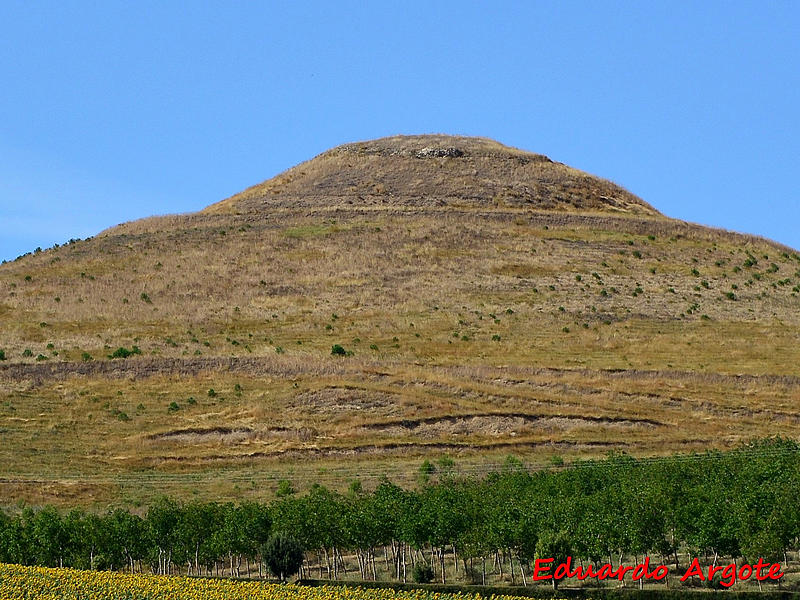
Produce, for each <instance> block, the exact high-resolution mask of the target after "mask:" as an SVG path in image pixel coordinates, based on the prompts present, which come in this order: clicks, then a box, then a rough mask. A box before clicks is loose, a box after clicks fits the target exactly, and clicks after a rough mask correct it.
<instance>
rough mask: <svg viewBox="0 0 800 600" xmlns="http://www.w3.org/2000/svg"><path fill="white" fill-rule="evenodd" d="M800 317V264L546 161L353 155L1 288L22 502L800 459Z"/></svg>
mask: <svg viewBox="0 0 800 600" xmlns="http://www.w3.org/2000/svg"><path fill="white" fill-rule="evenodd" d="M709 201H716V199H709ZM798 296H800V255H798V254H797V252H796V251H795V250H793V249H790V248H786V247H783V246H780V245H778V244H775V243H773V242H770V241H769V240H764V239H761V238H757V237H753V236H746V235H741V234H735V233H730V232H726V231H721V230H715V229H709V228H706V227H701V226H698V225H693V224H689V223H685V222H681V221H677V220H674V219H670V218H667V217H665V216H663V215H661V214H660V213H659V212H657V211H656V210H655V209H653V208H652V207H651V206H649V205H648V204H646V203H645V202H643V201H642V200H640V199H639V198H637V197H636V196H634V195H633V194H631V193H629V192H627V191H625V190H623V189H622V188H620V187H618V186H616V185H615V184H613V183H611V182H608V181H605V180H601V179H598V178H596V177H593V176H591V175H588V174H585V173H582V172H580V171H577V170H575V169H572V168H570V167H567V166H565V165H561V164H559V163H555V162H553V161H551V160H550V159H548V158H546V157H544V156H541V155H534V154H529V153H526V152H523V151H520V150H516V149H512V148H507V147H505V146H502V145H500V144H498V143H496V142H492V141H489V140H482V139H472V138H454V137H447V136H419V137H398V138H386V139H383V140H376V141H372V142H364V143H358V144H349V145H346V146H342V147H340V148H336V149H333V150H330V151H328V152H326V153H324V154H322V155H320V156H319V157H317V158H315V159H313V160H311V161H309V162H306V163H303V164H301V165H298V166H297V167H294V168H293V169H290V170H289V171H287V172H285V173H283V174H281V175H278V176H277V177H275V178H273V179H271V180H269V181H267V182H264V183H262V184H260V185H257V186H254V187H252V188H249V189H247V190H245V191H244V192H242V193H241V194H238V195H236V196H233V197H232V198H229V199H227V200H224V201H222V202H220V203H218V204H215V205H212V206H211V207H209V208H208V209H206V210H205V211H202V212H200V213H195V214H187V215H175V216H167V217H155V218H149V219H144V220H142V221H136V222H132V223H127V224H123V225H120V226H118V227H115V228H113V229H109V230H107V231H105V232H102V233H101V234H99V235H97V236H95V237H94V238H92V239H89V240H82V241H72V242H71V243H68V244H65V245H63V246H60V247H56V248H52V249H48V250H46V251H38V252H34V253H32V254H29V255H26V256H24V257H21V258H19V259H18V260H16V261H13V262H9V263H6V264H3V265H2V266H0V351H2V353H3V354H2V355H0V356H3V357H4V358H5V360H0V433H1V434H2V440H3V441H4V444H2V446H0V465H2V466H0V478H2V482H0V483H1V484H2V485H0V502H3V503H12V502H14V501H16V500H17V499H20V498H24V499H27V500H29V501H33V502H44V501H47V502H68V503H74V502H76V501H77V502H84V503H91V502H98V503H105V502H109V501H112V502H118V503H122V504H136V503H141V502H147V501H148V499H149V498H151V497H152V495H153V494H156V493H159V492H161V491H164V490H165V489H166V490H167V491H170V492H171V493H175V494H176V495H185V494H190V493H193V494H195V495H197V496H199V497H201V498H213V499H221V498H241V497H246V496H254V497H263V496H264V495H269V494H271V493H272V491H273V490H274V489H275V487H276V486H277V481H278V480H279V479H284V478H289V479H293V480H294V481H295V482H296V484H297V485H300V486H302V483H303V481H306V480H311V481H319V480H320V477H321V478H323V479H327V480H328V482H333V481H335V482H336V484H335V485H341V486H346V484H347V481H348V480H349V479H350V478H352V477H355V476H356V475H361V476H362V478H365V479H367V480H369V479H370V478H375V479H377V478H378V477H380V475H381V474H383V473H389V474H392V475H394V476H396V477H400V478H401V479H400V481H401V482H402V477H406V478H407V479H409V480H413V477H414V471H415V469H416V468H417V467H418V465H419V464H420V462H421V461H422V460H423V458H424V457H426V456H440V455H442V454H448V455H451V456H453V457H455V458H456V462H457V464H458V465H459V468H462V469H464V470H471V471H480V470H481V469H484V468H486V465H487V464H490V463H496V462H499V461H501V460H502V458H503V457H504V456H506V455H508V454H514V455H517V456H521V457H523V459H524V460H526V461H529V462H533V463H536V462H542V461H547V460H549V459H550V458H551V457H552V456H554V455H558V456H560V457H564V458H566V459H567V460H569V459H570V457H575V456H587V455H601V454H604V453H606V452H607V451H609V450H625V451H628V452H631V453H634V454H637V455H645V454H647V455H650V454H663V453H668V452H673V451H691V450H696V449H705V448H709V447H713V448H719V449H723V448H728V447H732V446H733V445H735V444H737V443H738V442H740V441H742V440H746V439H750V438H752V437H761V436H765V435H773V434H780V435H784V436H787V437H791V438H795V439H796V438H797V432H798V422H800V408H798V406H800V405H798V402H797V400H798V399H800V377H798V376H797V369H796V365H797V364H798V363H799V362H800V347H798V344H797V339H798V335H799V334H800V310H798V308H800V298H798Z"/></svg>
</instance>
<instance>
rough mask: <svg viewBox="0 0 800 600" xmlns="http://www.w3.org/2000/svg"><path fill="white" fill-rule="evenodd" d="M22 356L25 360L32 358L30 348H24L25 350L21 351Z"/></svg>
mask: <svg viewBox="0 0 800 600" xmlns="http://www.w3.org/2000/svg"><path fill="white" fill-rule="evenodd" d="M22 356H24V357H25V358H30V357H31V356H33V350H31V349H30V348H25V350H23V351H22Z"/></svg>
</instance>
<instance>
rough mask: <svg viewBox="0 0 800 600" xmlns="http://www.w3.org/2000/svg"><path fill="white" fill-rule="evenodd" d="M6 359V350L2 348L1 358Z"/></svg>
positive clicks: (0, 351)
mask: <svg viewBox="0 0 800 600" xmlns="http://www.w3.org/2000/svg"><path fill="white" fill-rule="evenodd" d="M5 359H6V351H5V350H0V360H5Z"/></svg>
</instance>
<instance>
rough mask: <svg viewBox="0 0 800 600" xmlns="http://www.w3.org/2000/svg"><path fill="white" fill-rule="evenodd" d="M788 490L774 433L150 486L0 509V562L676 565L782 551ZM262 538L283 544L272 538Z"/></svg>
mask: <svg viewBox="0 0 800 600" xmlns="http://www.w3.org/2000/svg"><path fill="white" fill-rule="evenodd" d="M432 471H433V469H431V468H430V467H427V468H426V473H427V475H431V474H432V473H431V472H432ZM798 498H800V446H798V444H796V443H795V442H791V441H787V440H780V439H777V440H767V441H760V442H758V443H754V444H750V445H748V446H745V447H742V448H740V449H738V450H735V451H731V452H726V453H719V452H711V453H707V454H702V455H698V454H695V455H676V456H673V457H671V458H665V459H658V460H654V459H635V458H632V457H630V456H627V455H612V456H609V457H608V458H606V459H604V460H598V461H585V462H580V463H576V464H573V465H571V466H569V467H553V468H552V469H547V470H538V471H533V472H530V471H528V470H526V469H525V468H524V467H523V466H522V464H521V463H519V462H518V461H515V460H513V459H511V460H509V461H507V464H506V466H505V467H504V468H503V469H501V470H499V471H497V472H494V473H490V474H488V475H486V476H485V477H483V478H475V477H472V478H465V477H460V476H458V474H457V470H456V469H454V468H448V469H445V470H444V471H443V472H439V473H434V474H433V477H431V478H430V479H429V480H428V481H427V482H426V483H424V484H423V485H421V486H420V487H419V488H418V489H414V490H408V489H403V488H400V487H398V486H397V485H394V484H393V483H391V482H389V481H387V480H384V481H382V482H381V483H380V484H379V485H378V486H377V487H376V488H375V489H374V490H373V491H371V492H367V491H365V490H363V489H361V487H360V486H359V485H354V486H352V487H351V489H350V490H349V491H348V492H347V493H344V494H342V493H337V492H334V491H331V490H329V489H327V488H325V487H322V486H314V487H313V488H312V489H311V490H310V491H309V492H308V493H307V494H304V495H297V494H292V493H289V494H287V495H285V496H283V497H281V498H278V499H276V500H275V501H273V502H271V503H270V504H261V503H252V502H251V503H242V504H239V505H234V504H219V503H197V502H189V503H180V502H177V501H174V500H170V499H166V498H164V499H160V500H158V501H157V502H155V503H154V504H153V505H152V506H150V507H149V509H148V510H147V512H146V514H144V515H143V516H138V515H136V514H132V513H130V512H128V511H126V510H122V509H117V510H113V511H111V512H108V513H107V514H103V515H98V514H93V513H86V512H84V511H82V510H77V509H76V510H73V511H70V512H68V513H66V514H64V513H60V512H58V511H56V510H55V509H53V508H44V509H41V510H38V511H36V510H32V509H25V510H23V511H22V512H21V513H19V514H15V515H9V514H3V513H0V562H15V563H20V564H39V565H46V566H74V567H81V568H90V569H127V570H130V571H142V570H145V569H146V570H150V571H152V572H154V573H174V572H177V571H180V572H187V573H189V574H216V575H230V576H237V575H241V574H250V575H254V574H255V573H256V572H257V573H258V574H259V575H262V574H263V571H262V565H263V563H264V562H265V560H267V559H269V560H272V561H274V560H276V558H275V557H276V556H278V555H280V557H282V558H281V560H284V561H286V560H287V559H286V556H287V553H288V552H289V551H287V550H286V548H287V547H292V548H295V552H296V544H299V546H300V547H301V548H302V549H304V551H305V554H304V558H303V555H302V554H301V555H300V561H301V563H302V564H300V563H297V564H294V565H293V564H292V561H288V562H284V563H282V564H283V567H280V566H279V567H276V568H275V569H273V573H276V574H278V571H281V569H283V573H284V574H286V575H288V574H290V572H289V571H290V570H291V569H294V571H296V570H297V569H298V568H299V569H300V574H301V576H305V577H312V576H313V577H316V576H319V577H330V578H338V577H340V576H341V575H342V574H346V573H347V571H348V568H349V569H352V570H355V569H356V568H357V569H358V576H359V577H360V578H362V579H377V578H379V577H381V576H384V574H388V576H389V577H393V578H395V579H398V580H405V579H406V578H407V577H410V575H411V572H412V570H414V569H416V572H425V571H426V570H427V571H430V569H431V568H432V569H433V570H434V572H435V573H436V576H437V577H438V578H440V579H441V581H442V582H446V576H447V574H456V575H457V576H458V577H460V578H465V579H469V580H472V581H475V582H481V581H483V582H485V581H486V576H487V572H488V573H496V574H498V575H500V576H501V577H503V576H506V577H510V578H511V580H512V582H513V581H519V582H522V583H526V582H527V581H528V579H529V577H530V572H531V563H532V561H533V560H534V559H535V558H537V557H543V558H551V557H554V558H556V560H558V559H559V558H566V556H568V555H570V556H572V557H573V559H574V560H581V561H586V562H594V563H599V562H610V563H612V564H619V563H621V562H622V561H623V560H624V559H625V557H626V556H627V557H629V558H637V557H643V556H645V555H651V556H654V555H660V556H661V557H662V561H671V562H673V561H674V563H675V566H676V567H678V566H679V564H678V563H679V561H680V558H679V552H680V553H688V554H689V555H692V556H698V555H702V554H705V555H707V556H709V560H713V561H715V562H716V561H717V560H718V559H720V558H721V557H731V558H738V557H745V558H747V559H748V560H755V559H757V558H758V557H764V558H765V559H773V560H774V559H781V560H786V558H787V557H786V554H785V553H786V552H787V551H788V550H797V549H798V544H800V503H799V502H798ZM271 537H272V538H273V541H272V544H273V547H272V550H270V551H268V550H267V545H268V543H269V542H270V538H271ZM278 537H279V538H280V539H281V540H282V542H281V543H282V544H283V546H282V547H283V550H275V547H276V542H275V541H274V540H275V539H277V538H278ZM287 540H288V541H287ZM292 540H293V541H292ZM295 542H296V544H295ZM287 544H288V546H287ZM277 547H278V548H280V547H281V546H280V544H278V546H277ZM343 556H348V557H349V559H348V560H347V561H346V560H344V558H343ZM355 565H357V566H355ZM351 575H352V574H351Z"/></svg>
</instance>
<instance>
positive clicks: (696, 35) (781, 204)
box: [0, 0, 800, 259]
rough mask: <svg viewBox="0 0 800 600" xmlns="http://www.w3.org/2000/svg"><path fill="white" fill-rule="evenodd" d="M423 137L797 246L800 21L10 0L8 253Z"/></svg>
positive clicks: (741, 7)
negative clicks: (462, 141) (575, 176)
mask: <svg viewBox="0 0 800 600" xmlns="http://www.w3.org/2000/svg"><path fill="white" fill-rule="evenodd" d="M412 133H453V134H464V135H479V136H486V137H491V138H494V139H497V140H498V141H500V142H503V143H505V144H508V145H512V146H517V147H519V148H523V149H525V150H530V151H533V152H538V153H542V154H546V155H548V156H550V157H551V158H552V159H554V160H557V161H560V162H564V163H567V164H569V165H571V166H574V167H577V168H579V169H582V170H584V171H588V172H590V173H594V174H597V175H600V176H602V177H605V178H608V179H611V180H613V181H615V182H616V183H618V184H620V185H622V186H624V187H626V188H628V189H629V190H631V191H632V192H634V193H636V194H638V195H639V196H641V197H642V198H644V199H645V200H646V201H648V202H649V203H651V204H652V205H654V206H655V207H656V208H658V209H659V210H661V211H662V212H664V213H665V214H667V215H669V216H672V217H677V218H681V219H685V220H689V221H694V222H698V223H703V224H708V225H715V226H719V227H724V228H727V229H733V230H737V231H743V232H748V233H756V234H760V235H764V236H767V237H770V238H773V239H775V240H778V241H780V242H783V243H785V244H788V245H791V246H793V247H794V248H799V249H800V192H799V190H800V186H798V181H800V4H798V2H796V1H790V2H779V1H770V2H762V1H753V2H748V3H743V2H736V1H725V2H689V1H684V2H676V1H675V0H670V1H665V2H657V1H652V0H647V1H638V0H637V1H635V2H601V1H588V0H587V1H581V2H570V1H565V0H558V1H554V2H535V1H532V0H528V1H525V2H519V3H511V2H501V3H490V2H468V1H464V0H460V1H457V2H435V3H430V2H425V3H422V2H417V3H412V2H388V1H374V2H343V1H337V2H319V3H314V2H280V3H277V2H276V3H267V2H234V1H226V2H219V3H214V2H205V1H204V2H194V1H192V2H188V1H187V2H178V1H170V2H149V1H141V0H137V1H136V2H128V1H126V2H115V1H112V0H104V1H103V2H74V1H65V2H49V1H48V2H32V1H30V0H24V1H22V2H15V1H6V0H0V259H12V258H14V257H16V256H17V255H18V254H21V253H23V252H27V251H29V250H32V249H34V248H35V247H37V246H41V247H43V248H44V247H48V246H51V245H52V244H53V243H56V242H58V243H62V242H64V241H66V240H68V239H69V238H73V237H87V236H89V235H93V234H95V233H97V232H99V231H101V230H102V229H105V228H107V227H109V226H113V225H115V224H117V223H120V222H123V221H128V220H131V219H136V218H139V217H144V216H149V215H152V214H166V213H175V212H187V211H193V210H198V209H200V208H203V207H204V206H206V205H208V204H211V203H212V202H215V201H217V200H220V199H222V198H224V197H226V196H229V195H231V194H233V193H235V192H237V191H239V190H241V189H243V188H245V187H247V186H249V185H252V184H254V183H257V182H259V181H262V180H264V179H268V178H269V177H272V176H273V175H275V174H277V173H278V172H280V171H282V170H284V169H286V168H288V167H291V166H292V165H294V164H296V163H298V162H300V161H302V160H306V159H308V158H311V157H312V156H314V155H316V154H318V153H320V152H322V151H324V150H326V149H327V148H329V147H332V146H336V145H338V144H342V143H345V142H350V141H356V140H363V139H369V138H375V137H381V136H385V135H394V134H412Z"/></svg>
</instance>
